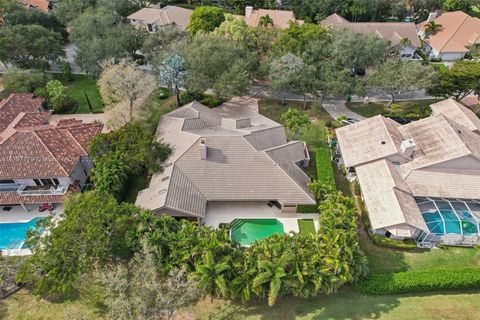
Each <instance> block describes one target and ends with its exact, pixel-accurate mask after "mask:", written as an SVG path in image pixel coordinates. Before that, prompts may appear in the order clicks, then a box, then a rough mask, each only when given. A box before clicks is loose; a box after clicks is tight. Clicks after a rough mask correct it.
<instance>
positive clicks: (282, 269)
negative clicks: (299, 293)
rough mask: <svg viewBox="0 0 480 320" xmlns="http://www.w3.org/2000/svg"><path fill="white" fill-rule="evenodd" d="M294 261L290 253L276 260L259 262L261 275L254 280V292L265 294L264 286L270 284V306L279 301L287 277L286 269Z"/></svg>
mask: <svg viewBox="0 0 480 320" xmlns="http://www.w3.org/2000/svg"><path fill="white" fill-rule="evenodd" d="M291 260H292V256H291V255H290V254H289V253H284V254H283V255H282V256H281V257H280V258H277V259H274V260H260V261H258V265H257V266H258V269H259V270H260V273H259V274H258V275H257V276H256V277H255V278H254V279H253V284H252V287H253V290H255V291H256V292H257V293H261V292H263V289H264V285H267V284H268V305H269V306H273V305H274V304H275V302H276V301H277V297H278V294H279V292H280V289H281V287H282V283H283V280H284V278H285V277H286V276H287V272H286V267H287V266H288V264H289V263H290V261H291Z"/></svg>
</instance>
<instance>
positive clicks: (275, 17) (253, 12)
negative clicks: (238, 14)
mask: <svg viewBox="0 0 480 320" xmlns="http://www.w3.org/2000/svg"><path fill="white" fill-rule="evenodd" d="M265 16H269V17H270V18H271V19H272V21H273V26H272V27H273V28H275V29H286V28H288V26H289V24H290V22H296V23H299V24H303V20H297V19H296V18H295V14H294V13H293V11H290V10H271V9H253V7H251V6H247V7H245V17H244V19H245V22H246V23H247V25H249V26H251V27H258V26H260V20H261V18H262V17H265Z"/></svg>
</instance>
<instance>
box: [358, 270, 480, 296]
mask: <svg viewBox="0 0 480 320" xmlns="http://www.w3.org/2000/svg"><path fill="white" fill-rule="evenodd" d="M352 287H353V289H355V290H357V291H361V292H365V293H370V294H397V293H417V292H428V291H436V290H465V289H480V268H457V269H423V270H415V271H405V272H397V273H392V274H377V275H372V276H370V277H369V278H367V279H364V280H361V281H359V282H356V283H353V284H352Z"/></svg>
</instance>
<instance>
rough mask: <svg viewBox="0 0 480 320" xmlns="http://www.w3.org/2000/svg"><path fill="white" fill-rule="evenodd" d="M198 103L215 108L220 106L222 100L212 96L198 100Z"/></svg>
mask: <svg viewBox="0 0 480 320" xmlns="http://www.w3.org/2000/svg"><path fill="white" fill-rule="evenodd" d="M200 103H201V104H204V105H206V106H209V107H210V108H215V107H218V106H219V105H221V104H222V103H223V100H222V99H218V98H215V97H214V96H205V97H204V98H203V99H201V100H200Z"/></svg>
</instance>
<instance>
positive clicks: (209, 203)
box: [136, 99, 315, 227]
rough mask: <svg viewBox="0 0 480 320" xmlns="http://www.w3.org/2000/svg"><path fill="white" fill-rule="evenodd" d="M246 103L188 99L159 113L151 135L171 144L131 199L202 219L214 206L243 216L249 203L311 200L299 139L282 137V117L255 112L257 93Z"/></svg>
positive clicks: (276, 205) (285, 207) (281, 207)
mask: <svg viewBox="0 0 480 320" xmlns="http://www.w3.org/2000/svg"><path fill="white" fill-rule="evenodd" d="M246 103H247V104H248V106H245V101H243V102H241V103H239V102H238V101H235V100H234V101H231V102H229V103H225V104H223V105H222V106H220V107H217V108H214V109H210V108H208V107H206V106H204V105H202V104H200V103H198V102H192V103H190V104H187V105H185V106H183V107H181V108H178V109H176V110H174V111H172V112H170V113H168V114H166V115H164V116H163V117H162V118H161V120H160V122H159V124H158V128H157V135H158V139H159V141H160V140H161V141H163V142H166V143H169V144H170V146H172V149H173V151H172V154H171V155H170V158H169V159H168V160H167V161H166V163H167V164H166V165H165V168H164V170H163V172H161V173H157V174H155V175H154V176H153V177H152V180H151V182H150V185H149V187H148V188H147V189H145V190H142V191H141V192H140V193H139V194H138V197H137V200H136V204H137V205H139V206H142V207H144V208H148V209H151V210H153V211H155V212H156V213H157V214H168V215H171V216H179V217H187V218H194V219H198V220H199V221H200V222H202V221H205V220H208V219H211V220H212V219H213V220H215V219H216V218H215V217H214V216H215V215H216V214H218V213H215V212H213V211H212V210H214V209H212V208H215V207H218V206H219V205H220V206H223V205H226V206H230V209H231V208H233V207H232V206H238V215H241V214H242V213H245V210H246V209H245V206H247V207H248V204H250V205H252V204H258V205H259V208H260V209H261V208H268V210H271V211H272V212H273V210H276V212H278V214H295V213H296V209H297V206H298V205H308V204H315V201H314V199H313V198H312V195H311V194H310V191H309V189H308V187H307V185H308V183H310V182H311V180H310V178H309V177H308V176H307V175H306V174H305V172H304V171H303V169H302V168H305V167H306V166H308V163H309V161H310V158H309V154H308V150H307V147H306V144H305V142H303V141H290V142H288V141H287V139H286V136H285V130H284V128H283V127H282V126H281V125H280V124H278V123H276V122H275V121H272V120H270V119H268V118H266V117H264V116H262V115H260V114H259V113H258V102H257V100H255V99H247V100H246ZM268 205H270V208H269V207H268ZM215 227H218V225H215Z"/></svg>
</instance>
